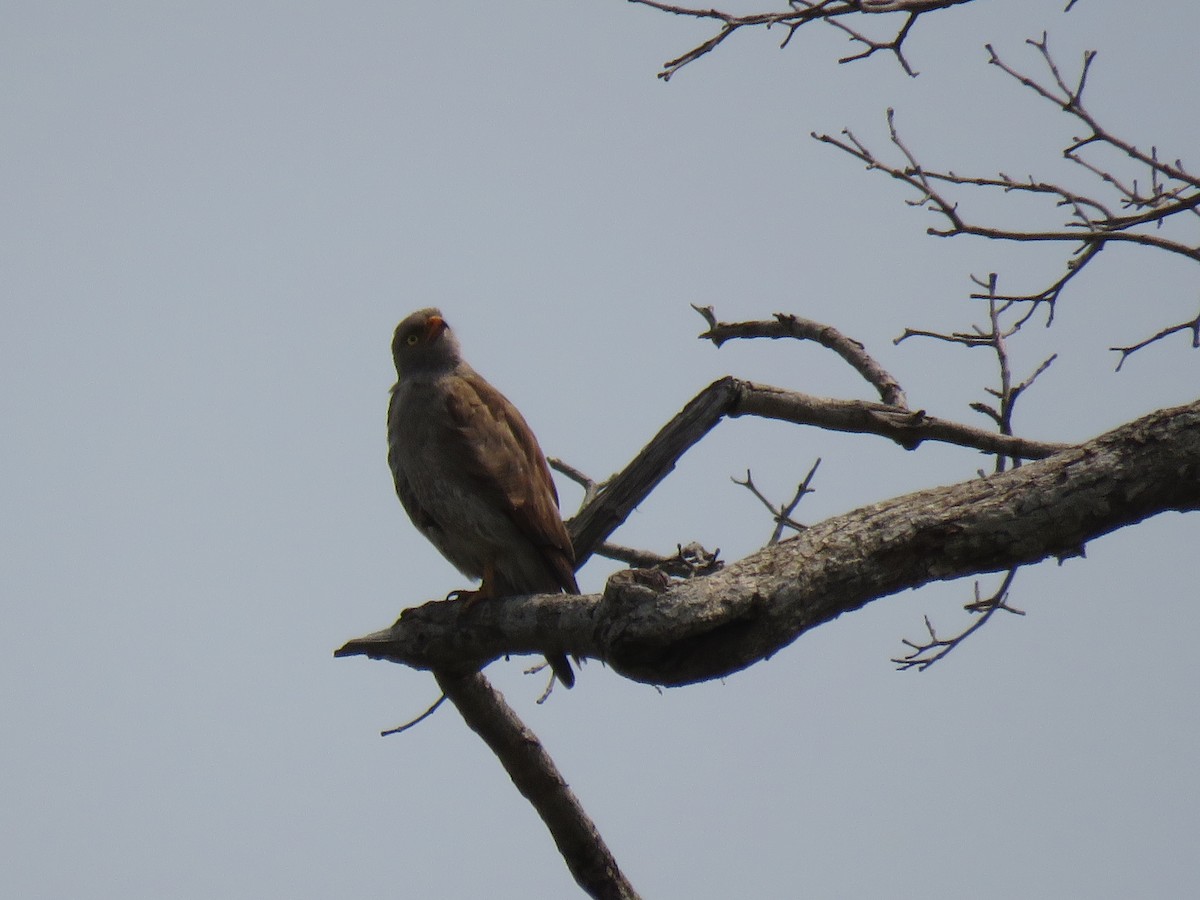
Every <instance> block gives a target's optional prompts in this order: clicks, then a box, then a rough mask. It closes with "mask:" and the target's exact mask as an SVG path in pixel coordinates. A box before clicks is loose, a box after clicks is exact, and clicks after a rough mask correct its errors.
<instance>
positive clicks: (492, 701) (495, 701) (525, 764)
mask: <svg viewBox="0 0 1200 900" xmlns="http://www.w3.org/2000/svg"><path fill="white" fill-rule="evenodd" d="M495 605H497V606H500V605H503V604H495ZM434 676H435V677H436V678H437V682H438V685H439V686H440V687H441V689H442V690H443V691H445V693H446V696H447V697H449V698H450V700H451V701H452V702H453V703H454V705H455V707H457V708H458V711H459V712H460V713H462V717H463V719H464V720H466V723H467V725H468V726H469V727H470V729H471V730H472V731H474V732H475V733H476V734H477V735H479V736H480V737H481V738H482V739H483V741H484V743H485V744H487V745H488V747H490V748H491V750H492V752H493V753H495V754H496V756H497V757H498V758H499V760H500V763H501V765H503V766H504V769H505V771H507V772H508V775H509V777H510V778H511V779H512V781H513V784H514V785H516V787H517V790H518V791H520V792H521V795H522V796H523V797H525V799H526V800H528V801H529V802H530V803H531V804H532V805H533V808H534V809H535V810H537V813H538V815H539V816H541V817H542V821H543V822H545V823H546V827H547V828H548V829H549V830H550V834H551V835H552V836H553V837H554V843H555V844H557V845H558V850H559V853H561V854H562V857H563V859H564V860H566V863H567V868H569V869H570V870H571V874H572V875H573V876H574V877H575V881H576V883H578V884H579V886H580V887H581V888H583V890H584V891H585V892H586V893H587V895H588V896H589V897H595V898H596V900H638V893H637V891H635V890H634V889H633V885H632V884H630V883H629V880H628V879H627V878H626V877H625V876H624V875H623V874H622V873H621V870H620V868H619V867H618V866H617V861H616V859H614V858H613V855H612V853H611V852H609V849H608V847H607V846H605V844H604V841H603V839H602V838H601V837H600V833H599V832H598V831H597V830H596V826H595V824H594V823H593V822H592V820H591V817H589V816H588V814H587V812H586V811H585V810H584V808H583V806H582V804H580V802H579V799H578V798H577V797H576V796H575V794H574V792H573V791H572V790H571V789H570V787H568V785H567V782H566V780H565V779H564V778H563V777H562V775H561V774H559V771H558V767H557V766H555V765H554V760H553V759H551V758H550V754H549V753H547V752H546V749H545V747H543V746H542V743H541V741H539V740H538V738H537V735H535V734H534V733H533V732H532V731H530V730H529V729H528V728H527V727H526V726H525V724H524V723H523V722H522V721H521V720H520V718H519V717H518V716H517V714H516V713H515V712H514V711H513V709H512V707H510V706H509V705H508V703H506V702H505V700H504V697H503V696H502V695H501V694H500V692H499V691H497V690H496V689H495V688H494V687H492V686H491V684H489V683H488V680H487V679H486V678H485V677H484V676H483V674H482V673H480V672H474V673H471V674H467V675H452V674H448V673H446V672H434Z"/></svg>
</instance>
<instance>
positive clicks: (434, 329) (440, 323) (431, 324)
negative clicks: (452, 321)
mask: <svg viewBox="0 0 1200 900" xmlns="http://www.w3.org/2000/svg"><path fill="white" fill-rule="evenodd" d="M448 327H449V326H448V325H447V324H446V320H445V319H443V318H442V317H441V316H430V317H429V321H428V322H426V323H425V343H426V344H432V343H433V342H434V341H436V340H437V339H438V338H440V337H441V336H442V332H443V331H445V330H446V329H447V328H448Z"/></svg>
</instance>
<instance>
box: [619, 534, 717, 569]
mask: <svg viewBox="0 0 1200 900" xmlns="http://www.w3.org/2000/svg"><path fill="white" fill-rule="evenodd" d="M720 553H721V549H720V548H719V547H718V548H717V549H716V550H714V551H713V552H712V553H709V552H708V551H707V550H705V549H704V548H703V547H702V546H700V545H699V544H697V543H694V542H693V543H690V544H687V545H683V544H680V545H677V546H676V550H675V555H674V556H663V555H662V554H659V553H653V552H651V551H649V550H638V549H635V548H633V547H623V546H621V545H620V544H614V543H611V542H609V541H605V542H604V543H603V544H601V545H600V548H599V549H598V550H597V551H596V555H597V556H603V557H605V558H606V559H615V560H617V561H618V562H623V563H626V564H627V565H629V566H631V567H633V568H636V569H655V570H657V571H660V572H662V573H664V574H666V575H670V576H672V577H674V578H698V577H699V576H701V575H710V574H712V573H713V572H717V571H720V570H721V569H722V568H723V567H724V565H725V563H723V562H721V560H720V559H718V557H719V555H720Z"/></svg>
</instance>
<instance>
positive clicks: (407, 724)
mask: <svg viewBox="0 0 1200 900" xmlns="http://www.w3.org/2000/svg"><path fill="white" fill-rule="evenodd" d="M445 701H446V695H445V694H442V696H440V697H438V698H437V699H436V700H434V701H433V706H431V707H429V709H427V710H425V712H423V713H421V714H420V715H419V716H417V717H416V718H415V719H410V720H409V721H407V722H405V723H404V724H403V725H397V726H396V727H395V728H389V729H388V730H387V731H381V732H379V736H380V737H388V736H389V735H393V734H402V733H403V732H405V731H408V729H410V728H412V727H413V726H414V725H419V724H420V723H421V722H424V721H425V720H426V719H428V718H429V717H430V716H432V715H433V714H434V713H435V712H437V708H438V707H439V706H441V705H442V704H443V703H444V702H445Z"/></svg>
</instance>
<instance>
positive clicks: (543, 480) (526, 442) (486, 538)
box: [387, 307, 579, 688]
mask: <svg viewBox="0 0 1200 900" xmlns="http://www.w3.org/2000/svg"><path fill="white" fill-rule="evenodd" d="M392 357H393V359H394V361H395V363H396V377H397V380H396V384H395V386H393V387H392V389H391V395H390V398H389V401H388V417H387V437H388V466H389V468H390V469H391V470H392V477H393V479H394V481H395V483H396V494H397V495H398V496H399V497H400V503H401V505H402V506H403V507H404V510H405V512H407V513H408V516H409V518H410V519H412V522H413V524H414V525H415V526H416V527H417V530H418V531H420V532H421V533H422V534H423V535H425V537H426V538H428V539H429V541H430V542H431V543H432V544H433V545H434V547H436V548H437V549H438V551H439V552H440V553H441V554H442V556H444V557H445V558H446V559H447V560H448V561H449V562H450V563H452V564H453V565H454V566H455V568H457V569H458V570H459V571H460V572H462V573H463V574H464V575H466V576H467V577H469V578H472V579H474V578H478V579H480V585H479V588H478V590H475V591H456V592H454V594H457V595H458V596H459V597H460V598H462V599H466V600H467V603H468V607H469V606H471V605H473V604H474V603H476V602H478V601H481V600H492V599H496V598H501V597H509V596H519V595H524V594H544V593H558V592H560V591H564V592H566V593H568V594H578V593H579V585H578V584H577V583H576V581H575V554H574V550H573V549H572V546H571V537H570V535H569V534H568V532H567V528H566V526H565V525H564V524H563V520H562V516H561V514H560V512H559V507H558V492H557V490H556V489H555V487H554V479H553V478H552V477H551V475H550V466H549V465H548V464H547V462H546V457H545V455H544V454H543V453H542V449H541V447H540V446H539V445H538V442H537V438H536V437H535V436H534V434H533V431H532V430H531V429H530V427H529V425H528V424H527V423H526V421H525V419H524V417H523V416H522V415H521V413H520V412H519V411H518V410H517V408H516V407H515V406H514V405H513V404H512V403H511V402H510V401H509V400H508V398H507V397H505V396H504V395H503V394H502V393H500V391H498V390H497V389H496V388H495V387H493V386H492V385H491V384H490V383H489V382H488V381H487V380H486V379H485V378H484V377H483V376H482V375H480V374H479V373H478V372H476V371H475V370H474V369H473V368H471V366H470V365H469V364H468V363H467V362H466V360H465V359H463V356H462V349H461V347H460V345H459V342H458V338H457V337H456V336H455V334H454V332H453V331H452V330H451V328H450V326H449V325H448V324H447V323H446V320H445V318H444V317H443V316H442V313H441V310H439V309H437V308H435V307H428V308H426V309H419V310H417V311H416V312H414V313H412V314H410V315H409V316H407V317H406V318H405V319H404V320H403V321H402V322H401V323H400V324H399V325H397V326H396V331H395V334H394V336H393V338H392ZM452 596H453V594H452ZM546 661H547V662H548V663H549V665H550V668H551V669H552V670H553V671H554V674H555V676H556V677H557V678H558V680H559V681H560V682H561V683H562V684H563V685H564V686H565V687H568V688H569V687H571V686H572V685H573V684H574V683H575V674H574V672H573V671H572V670H571V664H570V663H569V662H568V661H567V657H566V656H565V655H564V654H562V653H557V654H551V655H549V656H547V659H546Z"/></svg>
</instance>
